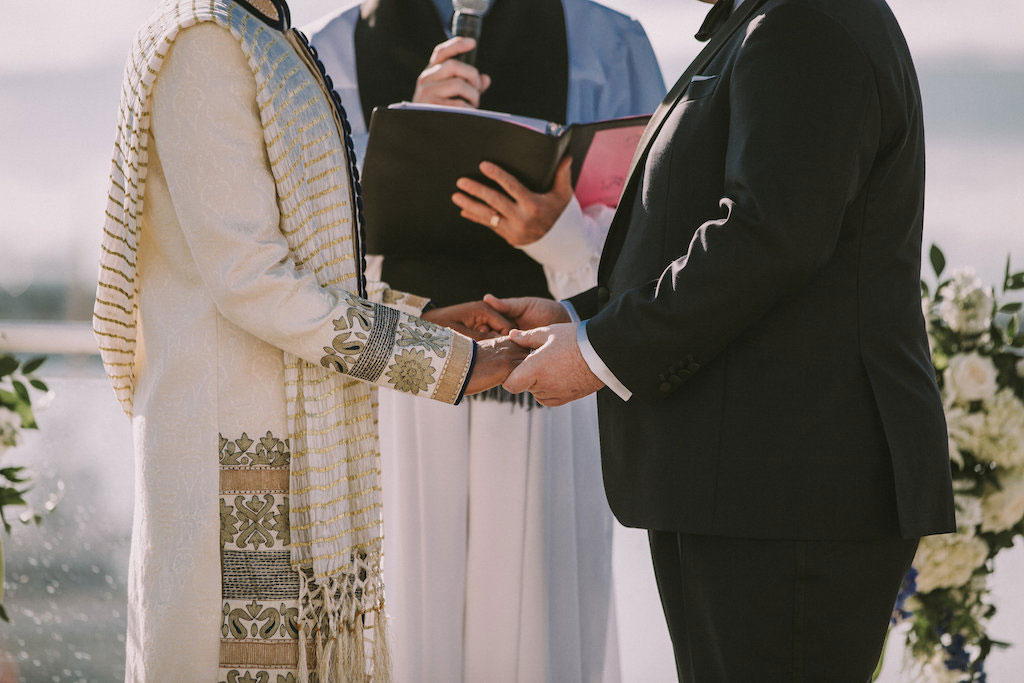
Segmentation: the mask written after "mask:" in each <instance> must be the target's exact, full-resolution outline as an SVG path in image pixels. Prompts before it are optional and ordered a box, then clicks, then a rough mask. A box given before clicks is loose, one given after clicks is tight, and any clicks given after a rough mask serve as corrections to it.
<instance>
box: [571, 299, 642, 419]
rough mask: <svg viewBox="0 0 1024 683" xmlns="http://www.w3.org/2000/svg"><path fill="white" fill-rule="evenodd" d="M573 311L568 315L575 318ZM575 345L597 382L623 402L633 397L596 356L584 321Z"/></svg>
mask: <svg viewBox="0 0 1024 683" xmlns="http://www.w3.org/2000/svg"><path fill="white" fill-rule="evenodd" d="M562 303H563V304H567V307H571V306H572V304H569V303H568V302H566V301H563V302H562ZM575 313H576V311H575V310H571V311H570V315H573V316H574V317H575ZM576 343H577V344H578V345H579V347H580V353H581V354H583V360H584V361H586V363H587V365H588V366H589V367H590V371H591V372H592V373H594V374H595V375H596V376H597V378H598V379H599V380H601V381H602V382H604V384H605V386H606V387H608V388H609V389H611V390H612V391H614V392H615V394H616V395H617V396H618V397H619V398H621V399H622V400H623V401H628V400H629V399H630V398H632V396H633V392H632V391H630V390H629V389H627V388H626V387H625V385H624V384H623V383H622V382H620V381H619V380H618V378H617V377H616V376H615V375H614V374H612V371H611V370H609V369H608V366H607V365H605V364H604V361H603V360H601V356H599V355H597V351H595V350H594V347H593V346H592V345H591V344H590V339H589V338H588V337H587V321H586V320H584V321H583V322H581V323H580V325H579V327H578V328H576Z"/></svg>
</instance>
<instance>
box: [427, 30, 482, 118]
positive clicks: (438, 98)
mask: <svg viewBox="0 0 1024 683" xmlns="http://www.w3.org/2000/svg"><path fill="white" fill-rule="evenodd" d="M474 48H476V41H475V40H473V39H472V38H459V37H456V38H452V39H451V40H446V41H445V42H443V43H441V44H440V45H438V46H437V47H435V48H434V53H433V54H432V55H430V62H429V63H428V64H427V68H426V69H424V70H423V73H421V74H420V75H419V78H417V79H416V90H415V92H414V93H413V96H412V101H413V102H419V103H420V104H445V105H448V106H451V107H468V108H473V109H476V108H477V107H479V106H480V96H481V95H483V94H484V92H485V91H486V90H487V89H488V88H489V87H491V77H490V76H486V75H482V74H481V73H480V72H479V71H477V70H476V67H474V66H470V65H469V64H465V63H464V62H460V61H459V60H457V59H452V58H453V57H456V56H458V55H461V54H462V53H464V52H469V51H470V50H473V49H474Z"/></svg>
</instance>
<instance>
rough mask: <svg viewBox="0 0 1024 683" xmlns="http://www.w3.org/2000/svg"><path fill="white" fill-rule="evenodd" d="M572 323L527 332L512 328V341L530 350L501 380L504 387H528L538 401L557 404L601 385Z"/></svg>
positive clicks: (511, 390) (577, 397) (527, 389)
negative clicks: (582, 350)
mask: <svg viewBox="0 0 1024 683" xmlns="http://www.w3.org/2000/svg"><path fill="white" fill-rule="evenodd" d="M576 327H577V326H576V325H574V324H571V323H570V324H564V323H562V324H558V325H552V326H551V327H539V328H537V329H535V330H529V331H527V332H523V331H521V330H512V334H511V339H512V341H514V342H515V343H517V344H520V345H522V346H525V347H527V348H530V349H534V351H533V352H532V353H531V354H530V356H529V357H528V358H527V359H526V360H524V361H523V362H522V363H520V364H519V365H518V367H517V368H516V369H515V370H513V371H512V374H511V375H509V377H508V379H506V380H505V382H504V387H505V389H506V390H508V391H510V392H511V393H513V394H518V393H520V392H523V391H529V392H530V393H531V394H533V397H534V398H536V399H537V401H539V402H540V404H541V405H544V406H560V405H564V404H566V403H569V402H570V401H575V400H576V399H580V398H583V397H584V396H589V395H590V394H592V393H594V392H595V391H597V390H598V389H600V388H601V387H603V386H604V382H602V381H601V380H600V379H598V378H597V376H596V375H594V373H593V372H591V371H590V366H588V365H587V362H586V361H585V360H583V354H581V353H580V347H579V344H577V343H576Z"/></svg>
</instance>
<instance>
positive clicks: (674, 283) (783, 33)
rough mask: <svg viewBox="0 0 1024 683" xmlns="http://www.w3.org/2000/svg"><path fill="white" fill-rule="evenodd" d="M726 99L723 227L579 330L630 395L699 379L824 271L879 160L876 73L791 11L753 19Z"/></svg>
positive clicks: (850, 43) (844, 41)
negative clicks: (873, 120)
mask: <svg viewBox="0 0 1024 683" xmlns="http://www.w3.org/2000/svg"><path fill="white" fill-rule="evenodd" d="M729 97H730V103H731V108H730V115H729V140H728V145H727V155H726V165H725V179H724V180H725V185H724V186H725V196H724V197H723V198H722V200H721V206H722V209H723V211H724V213H725V217H724V218H721V219H718V220H711V221H708V222H706V223H704V224H703V225H701V226H699V228H698V229H697V231H696V234H695V235H694V238H693V240H692V241H691V243H690V245H689V248H688V251H687V253H686V254H684V255H682V256H681V257H680V258H678V259H676V260H675V261H673V262H671V263H668V264H666V265H667V267H666V268H665V270H664V272H663V273H662V274H661V276H660V278H659V279H658V280H657V281H654V282H652V283H650V284H648V285H644V286H641V287H638V288H636V289H632V290H629V291H626V292H625V293H623V294H622V295H621V296H619V297H618V298H616V299H615V300H613V301H611V302H610V303H609V305H608V306H607V307H605V308H604V309H603V310H602V311H601V312H600V313H598V314H597V315H595V316H594V318H593V319H592V320H591V321H590V322H589V323H588V326H587V332H588V336H589V339H590V342H591V343H592V345H593V347H594V348H595V350H596V352H597V353H598V354H599V355H600V357H601V358H602V360H603V361H604V362H605V363H606V364H607V365H608V367H609V368H610V369H611V371H612V372H613V373H614V374H615V376H616V377H618V378H619V379H620V380H621V381H622V383H623V384H624V385H625V386H626V387H628V388H629V389H630V390H631V391H632V392H633V393H634V394H636V395H640V396H643V395H647V396H653V395H660V393H661V392H663V391H664V387H663V379H664V378H663V377H661V378H659V375H664V373H666V372H669V373H671V374H675V375H677V377H678V380H677V381H685V380H686V379H687V378H688V377H690V376H692V374H693V373H695V372H699V370H700V368H701V367H702V366H703V365H705V364H706V363H707V362H708V361H710V360H711V359H712V358H714V357H715V356H716V355H717V354H718V353H720V352H721V351H722V350H723V349H724V348H725V347H726V346H727V345H728V344H729V343H730V342H731V341H732V340H733V339H735V337H737V336H738V335H739V334H740V333H742V332H743V330H744V329H745V328H746V327H748V326H750V325H751V324H753V323H754V322H756V321H757V320H758V319H759V318H760V317H762V316H763V315H765V314H766V313H767V312H768V311H769V310H770V309H771V308H772V307H773V306H774V305H775V304H776V302H778V301H779V300H780V299H782V298H783V297H786V296H787V295H788V294H790V293H792V292H794V291H795V290H797V289H799V288H800V287H801V286H802V285H804V284H805V283H806V282H807V281H808V279H809V278H810V276H811V275H812V274H813V273H814V272H815V271H817V270H819V269H820V268H822V267H823V266H824V265H825V264H826V263H827V262H828V261H829V258H830V257H831V255H832V253H833V251H834V249H835V245H836V242H837V239H838V236H839V231H840V226H841V225H842V221H843V216H844V213H845V210H846V208H847V206H848V205H849V203H850V202H851V201H852V199H853V198H854V197H855V196H856V194H857V192H858V190H859V189H860V187H861V186H862V184H863V182H864V179H865V177H866V174H867V172H868V170H869V168H870V165H871V160H872V158H873V156H874V154H875V149H876V147H877V141H876V140H875V139H874V137H873V134H872V133H870V132H868V131H873V130H875V127H874V126H871V125H867V124H868V123H869V122H870V119H869V117H871V116H877V115H878V107H877V96H876V89H875V80H874V72H873V69H872V67H871V64H870V62H869V61H868V60H867V58H866V56H865V55H864V53H863V52H862V51H861V49H860V47H859V46H858V45H857V44H856V43H855V42H854V40H853V39H852V37H851V36H850V35H849V34H848V33H847V32H846V30H845V29H844V28H843V27H842V26H840V25H839V24H837V23H836V22H835V21H833V20H832V19H830V18H828V17H826V16H825V15H823V14H821V13H820V12H818V11H817V10H814V9H811V8H808V7H805V6H802V5H799V4H796V3H793V4H787V5H782V6H780V7H777V8H775V9H773V10H771V11H770V12H768V13H766V14H764V15H762V16H761V17H760V18H758V19H756V20H755V21H754V22H752V23H751V25H750V28H749V29H748V31H747V34H746V36H745V38H744V42H743V44H742V46H741V48H740V50H739V53H738V56H737V58H736V62H735V66H734V68H733V70H732V73H731V82H730V91H729ZM674 189H675V188H674ZM678 191H680V192H682V191H685V188H679V189H678ZM687 228H688V226H679V229H681V230H682V229H687ZM573 303H574V304H575V303H576V302H575V300H574V301H573ZM581 316H582V313H581Z"/></svg>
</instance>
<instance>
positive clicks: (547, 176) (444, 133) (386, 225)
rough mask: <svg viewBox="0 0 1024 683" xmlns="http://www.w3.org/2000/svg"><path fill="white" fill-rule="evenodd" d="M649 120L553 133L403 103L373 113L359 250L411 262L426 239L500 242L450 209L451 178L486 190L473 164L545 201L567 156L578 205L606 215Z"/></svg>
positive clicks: (521, 121)
mask: <svg viewBox="0 0 1024 683" xmlns="http://www.w3.org/2000/svg"><path fill="white" fill-rule="evenodd" d="M649 119H650V117H649V116H636V117H630V118H624V119H612V120H608V121H598V122H595V123H588V124H573V125H570V126H562V125H559V124H554V123H550V122H548V121H541V120H539V119H531V118H528V117H522V116H513V115H511V114H502V113H499V112H491V111H484V110H477V109H466V108H460V107H445V106H439V105H420V104H412V103H408V102H403V103H400V104H393V105H391V106H390V107H387V108H377V109H375V110H374V112H373V116H372V118H371V121H370V141H369V144H368V146H367V150H366V160H365V162H364V166H363V169H364V170H363V187H364V195H363V196H364V200H365V214H366V233H367V248H368V250H369V251H370V253H384V254H390V253H412V252H415V251H416V250H417V249H418V248H420V247H423V248H425V247H427V241H428V240H440V241H442V242H447V241H450V240H460V244H462V245H463V246H468V245H471V244H480V245H481V246H484V245H489V244H490V242H491V241H493V240H494V239H500V238H497V237H496V236H495V235H493V234H491V232H490V231H489V230H486V229H482V228H481V227H480V226H479V225H476V224H474V223H471V222H469V221H467V220H465V219H463V218H462V217H461V216H460V215H459V209H458V207H457V206H455V205H454V204H453V203H452V201H451V196H452V194H453V193H454V192H456V191H457V188H456V186H455V182H456V180H458V179H459V178H460V177H463V176H467V177H471V178H475V179H477V180H479V181H481V182H487V183H489V184H490V182H489V181H488V180H487V179H486V178H484V176H483V175H482V174H481V173H480V170H479V165H480V162H482V161H490V162H493V163H495V164H497V165H498V166H501V167H502V168H504V169H505V170H506V171H509V172H510V173H512V174H513V175H515V176H516V177H517V178H519V180H520V182H522V183H523V184H524V185H526V186H527V187H528V188H530V189H531V190H533V191H534V192H546V191H548V190H550V189H551V185H552V183H553V182H554V176H555V171H556V170H557V168H558V163H559V162H560V161H561V160H562V159H563V158H564V157H565V155H566V154H569V155H571V156H572V159H573V164H572V177H573V187H574V188H575V193H576V197H577V199H578V200H579V202H580V205H581V206H583V207H584V208H586V207H588V206H592V205H594V204H604V205H606V206H610V207H614V206H615V205H616V204H617V203H618V200H619V196H620V195H621V194H622V188H623V186H624V185H625V181H626V178H625V176H626V173H627V172H628V170H629V164H630V161H631V160H632V158H633V153H634V151H635V150H636V146H637V144H638V142H639V140H640V136H641V135H642V133H643V130H644V127H645V126H646V125H647V121H648V120H649ZM435 244H436V243H435Z"/></svg>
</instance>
